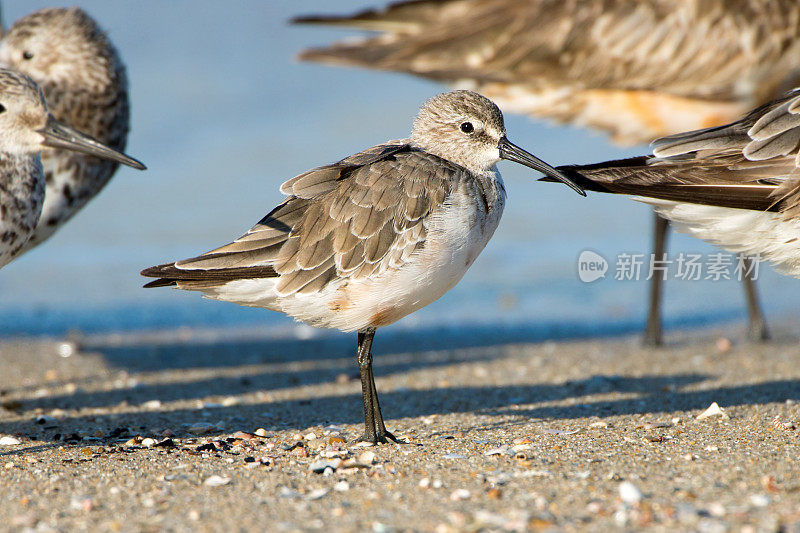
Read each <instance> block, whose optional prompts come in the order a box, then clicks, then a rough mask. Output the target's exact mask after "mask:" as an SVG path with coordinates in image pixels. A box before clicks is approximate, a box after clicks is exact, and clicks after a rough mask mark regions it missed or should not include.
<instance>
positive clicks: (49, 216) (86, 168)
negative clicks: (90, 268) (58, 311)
mask: <svg viewBox="0 0 800 533" xmlns="http://www.w3.org/2000/svg"><path fill="white" fill-rule="evenodd" d="M25 52H29V53H32V54H33V57H32V58H31V59H25V56H24V54H25ZM0 57H2V59H3V60H4V61H6V62H8V63H10V64H11V65H12V66H13V67H14V68H16V69H17V70H20V71H22V72H25V73H26V74H28V75H30V76H31V77H32V78H33V79H34V80H35V81H36V82H37V83H39V84H40V86H41V87H42V90H43V91H44V93H45V97H46V98H47V102H48V105H49V107H50V110H51V112H52V114H53V115H54V116H55V117H56V118H57V119H58V120H60V121H62V122H64V123H66V124H68V125H70V126H72V127H74V128H76V129H78V130H79V131H82V132H84V133H87V134H88V135H91V136H92V137H94V138H96V139H98V140H99V141H101V142H102V143H104V144H106V145H108V146H110V147H112V148H115V149H118V150H124V149H125V145H126V140H127V136H128V131H129V122H130V109H129V102H128V82H127V76H126V73H125V67H124V65H123V63H122V60H121V59H120V56H119V54H118V52H117V50H116V49H115V47H114V46H113V44H112V43H111V41H110V40H109V39H108V37H107V36H106V34H105V33H104V32H103V31H102V30H101V29H100V27H99V26H98V25H97V23H96V22H95V21H94V20H93V19H92V18H91V17H90V16H89V15H88V14H86V13H85V12H84V11H83V10H81V9H79V8H70V9H62V8H52V9H42V10H40V11H37V12H35V13H32V14H30V15H27V16H26V17H23V18H21V19H20V20H18V21H17V22H15V23H14V25H13V26H12V27H11V28H10V30H9V31H8V33H7V34H6V36H5V38H4V40H3V44H2V46H0ZM42 163H43V166H44V171H45V180H46V198H45V204H44V207H43V210H42V216H41V219H40V221H39V224H38V226H37V228H36V231H35V233H34V236H33V238H32V239H31V240H30V241H29V243H28V244H27V248H30V247H33V246H35V245H37V244H39V243H41V242H42V241H44V240H45V239H47V238H48V237H49V236H50V235H52V234H53V233H54V232H55V231H56V230H57V229H58V228H59V227H61V226H62V225H63V224H64V223H65V222H66V221H67V220H69V219H70V218H71V217H72V216H73V215H74V214H75V213H77V212H78V211H79V210H80V209H81V208H82V207H83V206H84V205H85V204H86V203H87V202H88V201H89V200H91V199H92V198H93V197H94V196H95V195H97V194H98V193H99V192H100V191H101V190H102V189H103V187H105V185H106V184H107V183H108V181H109V180H110V179H111V177H112V176H113V175H114V173H115V172H116V170H117V167H118V164H117V163H114V162H110V161H106V160H101V159H98V158H95V157H91V156H86V155H81V154H77V153H75V152H71V151H67V150H62V149H47V150H45V151H44V152H43V153H42Z"/></svg>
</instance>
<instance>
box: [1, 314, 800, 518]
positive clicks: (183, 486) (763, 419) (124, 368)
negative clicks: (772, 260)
mask: <svg viewBox="0 0 800 533" xmlns="http://www.w3.org/2000/svg"><path fill="white" fill-rule="evenodd" d="M793 326H794V325H793V324H790V323H786V324H783V325H776V326H774V327H773V329H774V336H775V338H776V340H775V341H774V342H772V343H770V344H767V345H763V346H760V345H753V344H748V343H747V342H745V341H744V340H743V335H742V334H741V331H740V330H741V328H740V327H739V326H738V325H732V326H730V327H722V328H717V329H704V330H701V331H692V332H681V333H675V334H673V335H672V336H671V337H669V339H668V341H669V343H668V346H667V347H665V348H663V349H658V350H648V349H643V348H641V347H640V346H639V340H638V338H637V337H626V338H611V339H600V340H585V341H572V342H558V343H555V342H544V343H535V344H533V343H521V342H514V343H506V342H504V341H503V339H502V338H498V339H494V340H492V339H487V342H486V345H482V346H471V345H467V344H469V343H466V342H465V343H459V342H458V341H457V340H456V341H454V342H453V344H452V346H451V347H447V346H443V343H442V342H438V343H437V342H436V341H435V340H433V339H428V340H429V341H430V342H428V340H426V339H425V338H418V337H414V335H413V331H412V332H400V333H395V334H389V335H385V336H384V338H383V339H381V338H378V340H377V341H376V346H375V353H376V363H375V364H376V367H375V373H376V378H377V383H378V390H379V392H380V393H381V402H382V406H383V411H384V414H385V416H386V417H387V426H388V427H389V428H390V429H391V430H392V431H394V432H395V433H396V434H397V435H398V436H401V437H402V438H403V439H404V440H406V441H407V443H406V444H401V445H383V446H379V447H361V446H359V445H358V443H357V437H358V436H359V435H360V433H361V431H362V425H361V424H362V413H361V410H360V385H359V381H358V379H357V374H356V366H355V362H354V360H353V356H352V355H351V350H352V346H351V345H350V344H351V342H352V340H353V339H351V338H350V337H351V336H346V335H326V336H321V337H312V338H310V339H301V338H297V336H287V337H286V338H284V339H264V338H260V337H259V335H258V333H257V332H256V331H249V332H248V331H244V332H208V331H204V332H201V331H190V330H179V331H171V332H169V331H168V332H161V333H158V334H149V335H145V334H130V335H107V336H102V337H100V336H98V337H86V338H82V339H79V340H77V341H76V339H72V340H71V341H64V340H59V339H54V340H27V341H25V340H20V341H7V342H4V343H3V344H0V364H1V365H2V368H3V372H2V373H0V394H2V396H0V403H2V409H0V439H1V440H0V523H2V524H3V526H1V527H0V529H8V530H15V531H16V530H24V529H26V528H28V529H31V530H35V531H51V530H55V531H75V530H80V529H86V528H88V529H91V530H94V531H156V530H164V529H166V530H173V531H189V530H192V531H232V530H236V531H239V530H248V529H262V530H266V531H272V530H277V531H304V530H315V529H328V530H335V531H340V530H341V531H364V530H372V531H394V530H420V531H464V530H468V531H478V530H496V531H508V530H510V531H525V530H549V529H552V530H584V529H588V530H598V531H599V530H607V529H609V528H628V529H634V528H640V527H643V528H647V529H653V530H665V531H666V530H675V529H682V530H698V531H714V532H716V531H728V530H737V531H745V530H750V531H775V530H777V529H779V528H781V527H784V528H785V530H787V531H796V530H797V528H800V479H799V478H798V476H797V472H798V460H799V459H798V458H799V457H800V454H798V451H800V429H797V427H796V425H795V424H796V422H797V421H798V419H800V417H799V416H798V405H797V403H796V402H798V401H800V386H798V379H799V378H800V365H798V364H797V357H798V343H797V338H796V336H795V335H792V334H791V330H792V329H793ZM490 341H491V342H490ZM426 344H429V345H431V346H433V349H430V350H425V349H418V348H419V347H421V346H424V345H426ZM409 347H412V348H413V351H409ZM65 356H66V357H65ZM714 402H716V403H717V404H718V405H719V406H720V407H721V410H722V413H721V414H712V415H711V416H709V417H707V418H703V419H701V420H698V419H697V416H698V415H700V414H701V413H703V412H704V411H705V410H706V409H707V408H708V407H709V406H710V405H711V404H712V403H714ZM4 443H5V444H4Z"/></svg>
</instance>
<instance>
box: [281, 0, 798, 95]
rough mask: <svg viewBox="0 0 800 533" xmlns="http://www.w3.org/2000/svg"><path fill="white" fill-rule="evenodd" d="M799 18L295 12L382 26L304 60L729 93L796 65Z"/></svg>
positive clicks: (725, 10)
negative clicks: (747, 83)
mask: <svg viewBox="0 0 800 533" xmlns="http://www.w3.org/2000/svg"><path fill="white" fill-rule="evenodd" d="M798 16H800V5H798V4H797V2H795V1H793V0H770V1H761V2H757V1H753V0H728V1H722V0H711V1H708V0H703V1H701V0H646V1H641V0H581V1H565V0H531V1H528V2H520V1H518V0H440V1H435V0H416V1H414V0H412V1H406V2H399V3H395V4H391V5H389V6H388V7H386V8H384V9H380V10H368V11H362V12H360V13H356V14H354V15H351V16H309V17H300V18H297V19H295V22H298V23H308V24H328V25H339V26H349V27H354V28H359V29H365V30H371V31H374V32H379V33H378V35H374V36H369V37H366V38H364V39H361V40H348V41H343V42H339V43H334V44H333V45H331V46H328V47H324V48H313V49H309V50H305V51H303V52H302V53H301V54H300V58H301V59H304V60H309V61H319V62H325V63H334V64H344V65H351V66H360V67H367V68H373V69H382V70H392V71H401V72H408V73H412V74H416V75H419V76H424V77H428V78H433V79H437V80H442V81H446V82H455V81H458V80H471V81H473V82H477V83H478V84H479V85H480V84H491V83H494V82H503V83H514V84H520V85H523V86H526V85H527V86H529V87H532V88H537V87H539V88H541V87H559V88H566V87H580V88H585V89H627V90H658V91H664V92H667V93H670V94H672V95H680V96H688V97H703V98H708V99H712V98H713V99H726V100H732V99H735V98H737V97H738V96H740V95H738V94H737V92H740V91H744V90H748V91H752V89H751V88H747V87H746V84H742V83H741V81H742V80H743V79H744V80H748V79H753V80H757V81H758V84H759V86H766V85H772V87H770V88H769V89H768V93H767V94H769V95H770V96H767V97H766V98H770V97H771V95H773V94H775V92H774V91H775V87H777V86H780V84H781V83H783V81H784V79H785V78H786V76H787V75H788V74H789V73H790V72H791V71H794V70H795V69H796V66H797V59H798V58H799V57H800V45H798V44H797V43H796V40H797V38H798V36H800V27H798V25H797V23H796V19H797V17H798ZM792 58H793V59H794V60H795V61H794V62H790V61H789V60H790V59H792ZM773 78H774V79H773ZM766 98H765V99H766Z"/></svg>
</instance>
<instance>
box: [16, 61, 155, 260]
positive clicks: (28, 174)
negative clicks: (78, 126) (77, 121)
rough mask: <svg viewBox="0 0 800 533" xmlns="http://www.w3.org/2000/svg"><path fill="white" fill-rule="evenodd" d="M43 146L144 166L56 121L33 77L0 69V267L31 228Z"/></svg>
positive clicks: (38, 206) (39, 199)
mask: <svg viewBox="0 0 800 533" xmlns="http://www.w3.org/2000/svg"><path fill="white" fill-rule="evenodd" d="M45 148H60V149H64V150H74V151H78V152H81V153H84V154H88V155H92V156H95V157H101V158H105V159H110V160H113V161H116V162H118V163H124V164H126V165H129V166H132V167H134V168H138V169H144V168H145V167H144V165H142V164H141V163H140V162H138V161H136V160H135V159H132V158H130V157H128V156H126V155H125V154H123V153H121V152H119V151H117V150H114V149H112V148H109V147H107V146H105V145H103V144H101V143H99V142H97V141H96V140H94V139H92V138H91V137H88V136H86V135H84V134H82V133H80V132H78V131H76V130H75V129H73V128H70V127H69V126H67V125H65V124H62V123H60V122H59V121H58V120H56V119H55V118H54V117H53V115H51V114H50V113H49V112H48V109H47V103H46V102H45V99H44V94H43V93H42V90H41V89H40V88H39V86H38V85H36V83H35V82H34V81H33V80H31V79H30V78H28V77H27V76H24V75H22V74H20V73H18V72H15V71H11V70H7V69H0V267H2V266H5V265H6V264H8V263H9V262H10V261H11V260H12V259H14V258H15V257H17V256H18V255H19V254H20V253H21V252H22V250H23V248H24V246H25V243H26V242H27V240H28V239H30V238H31V236H32V235H33V233H34V230H35V228H36V223H37V221H38V220H39V216H40V214H41V211H42V203H43V201H44V195H45V184H44V171H43V168H42V161H41V158H40V157H39V154H40V152H41V151H42V150H44V149H45Z"/></svg>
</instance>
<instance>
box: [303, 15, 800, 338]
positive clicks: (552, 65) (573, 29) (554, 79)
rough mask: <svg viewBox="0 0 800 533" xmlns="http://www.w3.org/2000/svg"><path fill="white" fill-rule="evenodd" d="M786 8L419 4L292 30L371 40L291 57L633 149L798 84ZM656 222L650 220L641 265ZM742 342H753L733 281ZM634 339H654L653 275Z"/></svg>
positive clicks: (762, 328)
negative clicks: (469, 94) (644, 317)
mask: <svg viewBox="0 0 800 533" xmlns="http://www.w3.org/2000/svg"><path fill="white" fill-rule="evenodd" d="M798 18H800V3H798V2H797V1H796V0H581V1H575V0H528V1H520V0H438V1H436V0H425V1H419V0H417V1H410V2H409V1H406V2H398V3H396V4H392V5H390V6H388V7H386V8H384V9H380V10H366V11H362V12H360V13H357V14H355V15H350V16H319V17H302V18H299V19H296V21H297V22H301V23H311V24H328V25H337V26H345V27H353V28H358V29H363V30H369V31H374V32H379V34H378V35H374V36H369V37H366V38H364V39H361V40H353V39H350V40H348V41H345V42H341V43H336V44H334V45H332V46H330V47H326V48H317V49H311V50H306V51H304V52H303V53H302V54H301V55H300V57H301V58H302V59H305V60H310V61H318V62H323V63H331V64H338V65H350V66H359V67H366V68H372V69H381V70H389V71H399V72H407V73H410V74H414V75H417V76H422V77H425V78H430V79H434V80H438V81H442V82H445V83H449V84H454V85H457V86H460V87H464V88H474V89H476V90H479V91H480V92H481V93H483V94H485V95H487V96H488V97H489V98H492V99H494V100H495V101H497V102H498V103H499V104H500V105H501V106H502V107H503V108H504V109H506V111H514V112H519V113H526V114H528V115H532V116H535V117H542V118H547V119H551V120H555V121H558V122H567V123H571V124H576V125H581V126H588V127H591V128H595V129H599V130H602V131H606V132H608V133H609V134H610V135H611V136H612V138H613V139H614V141H616V142H618V143H621V144H634V143H647V142H650V141H651V140H652V139H654V138H656V137H660V136H664V135H670V134H674V133H678V132H682V131H687V130H694V129H698V128H706V127H711V126H717V125H721V124H725V123H727V122H731V121H733V120H735V119H736V118H737V117H739V116H741V115H743V114H744V113H746V112H747V111H748V110H749V109H751V108H753V107H755V106H757V105H760V104H763V103H765V102H767V101H769V100H771V99H773V98H776V97H777V96H779V95H780V94H781V93H782V92H783V91H786V90H788V89H790V88H791V87H794V86H795V85H796V84H797V82H798V80H800V68H799V67H800V24H798V22H797V21H798ZM667 230H668V225H667V222H666V221H665V220H664V219H661V218H658V217H656V219H655V231H654V248H655V250H654V257H656V258H662V257H664V252H665V249H666V236H667ZM744 282H745V292H746V296H747V301H748V309H749V315H750V321H749V334H750V337H751V338H752V339H754V340H761V339H765V338H767V328H766V322H765V321H764V318H763V314H762V312H761V309H760V306H759V304H758V298H757V295H756V290H755V284H754V283H753V282H752V280H750V279H749V278H744ZM651 283H652V285H651V288H650V305H649V311H648V321H647V330H646V333H645V342H646V343H647V344H651V345H656V344H660V343H661V311H660V309H661V292H662V291H661V278H660V277H659V276H654V277H653V279H652V282H651Z"/></svg>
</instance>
